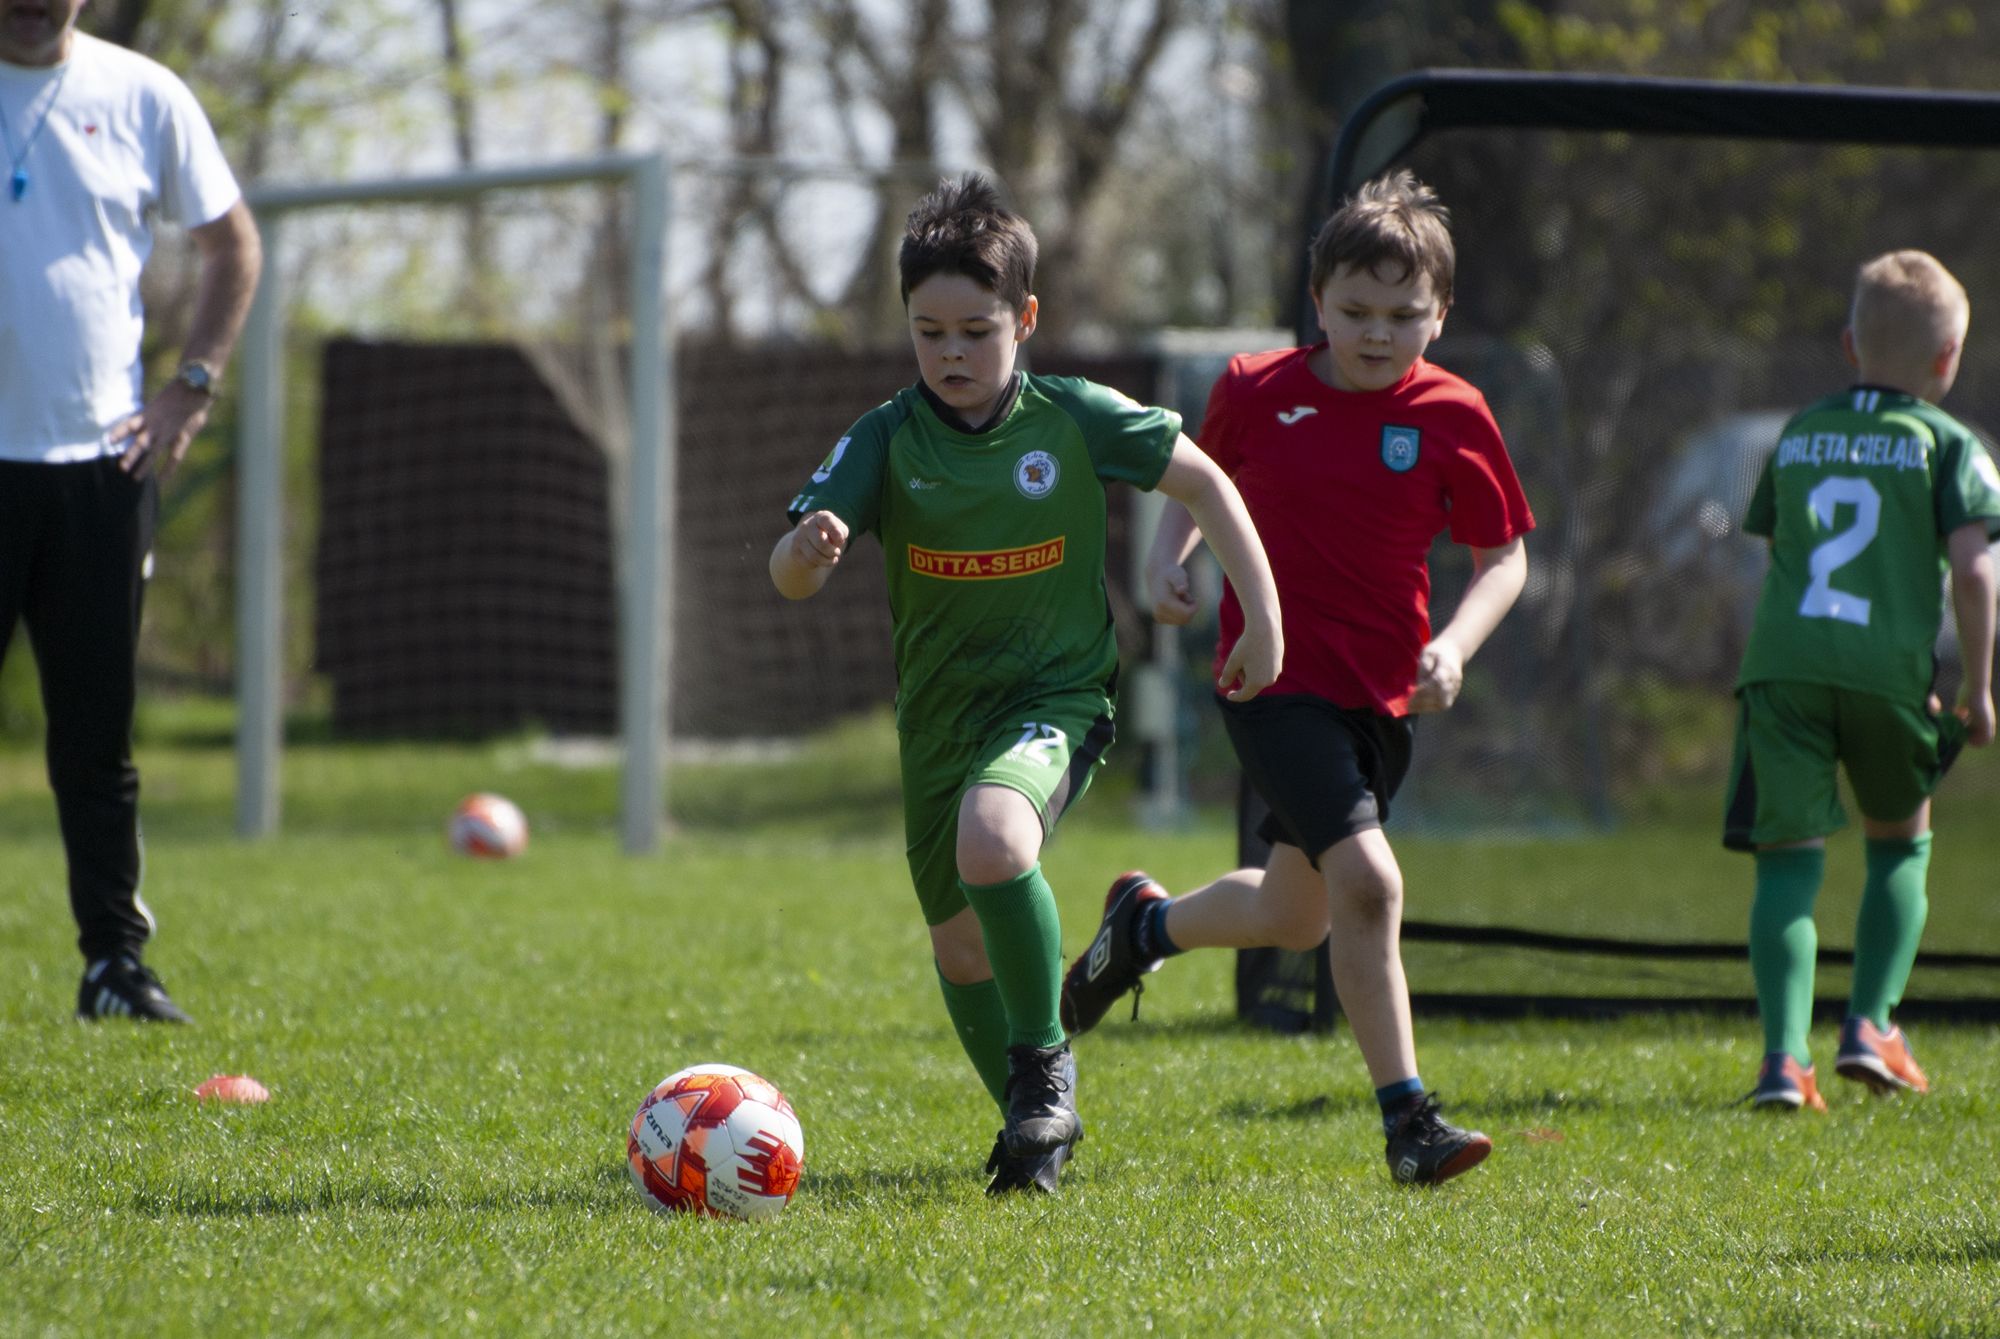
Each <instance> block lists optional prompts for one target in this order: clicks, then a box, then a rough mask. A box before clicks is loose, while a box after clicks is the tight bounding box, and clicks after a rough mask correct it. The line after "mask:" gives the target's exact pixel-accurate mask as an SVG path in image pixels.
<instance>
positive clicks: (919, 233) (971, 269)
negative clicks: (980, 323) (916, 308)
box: [896, 172, 1037, 313]
mask: <svg viewBox="0 0 2000 1339" xmlns="http://www.w3.org/2000/svg"><path fill="white" fill-rule="evenodd" d="M1036 250H1037V248H1036V246H1035V233H1034V229H1032V228H1030V227H1029V226H1028V221H1027V220H1026V219H1024V218H1022V217H1021V216H1020V215H1019V214H1016V213H1014V212H1013V211H1012V210H1010V209H1008V208H1007V207H1006V206H1005V205H1003V204H1001V203H1000V192H999V191H997V190H995V189H994V188H993V183H992V182H990V181H988V180H987V179H986V178H985V177H983V176H981V175H980V174H979V173H977V172H967V173H966V174H965V175H963V176H961V177H959V178H958V180H956V181H953V180H951V179H950V178H946V179H945V180H943V181H940V182H939V183H938V184H937V188H936V189H935V190H933V191H932V192H931V193H930V194H929V195H926V196H925V197H924V198H923V199H921V200H919V201H917V207H916V208H915V209H912V210H911V211H910V217H909V219H908V220H907V221H906V222H905V223H904V224H903V249H902V251H901V253H900V254H898V256H897V257H896V263H897V265H898V267H899V268H900V269H901V270H902V276H903V305H904V306H906V307H907V306H908V305H909V303H910V290H911V289H913V288H915V287H916V286H917V285H918V284H920V283H922V282H923V281H924V280H926V279H928V278H930V277H931V276H932V275H934V274H962V275H965V276H966V277H967V278H969V279H972V280H974V281H976V282H978V283H979V284H981V285H983V286H985V287H987V288H990V289H992V290H993V292H994V293H995V294H996V295H998V296H999V297H1000V298H1001V299H1002V300H1003V301H1004V302H1006V304H1007V305H1008V306H1009V307H1012V308H1013V309H1014V310H1015V312H1017V313H1018V312H1021V311H1024V310H1026V308H1027V305H1028V294H1029V293H1031V292H1033V291H1034V287H1035V253H1036Z"/></svg>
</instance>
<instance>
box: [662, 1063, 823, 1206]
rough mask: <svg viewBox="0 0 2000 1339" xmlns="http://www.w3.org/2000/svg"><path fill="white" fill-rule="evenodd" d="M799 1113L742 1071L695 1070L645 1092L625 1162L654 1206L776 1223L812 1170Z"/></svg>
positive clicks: (679, 1073)
mask: <svg viewBox="0 0 2000 1339" xmlns="http://www.w3.org/2000/svg"><path fill="white" fill-rule="evenodd" d="M805 1158H806V1139H805V1133H804V1131H802V1130H801V1129H800V1128H799V1118H798V1114H797V1113H796V1112H794V1111H793V1110H792V1104H791V1103H790V1102H788V1101H786V1100H785V1095H784V1094H783V1093H781V1092H779V1091H778V1089H777V1088H776V1087H775V1086H774V1085H773V1084H771V1083H770V1082H768V1081H767V1080H765V1079H761V1078H759V1077H757V1075H755V1074H752V1073H751V1072H750V1071H749V1070H747V1069H738V1068H737V1067H736V1066H734V1065H692V1066H689V1067H688V1068H687V1069H683V1070H679V1071H677V1072H675V1073H672V1074H669V1075H667V1077H666V1078H664V1079H662V1080H660V1082H659V1083H658V1084H657V1085H656V1086H655V1087H654V1089H653V1091H652V1092H650V1093H647V1094H646V1100H645V1101H643V1102H641V1103H640V1104H639V1110H638V1113H637V1114H636V1115H634V1116H633V1117H632V1125H631V1128H630V1129H629V1130H628V1131H627V1132H626V1135H625V1162H626V1165H627V1168H628V1169H629V1170H630V1171H631V1173H632V1183H633V1184H634V1185H635V1186H637V1187H638V1188H639V1195H640V1198H642V1199H644V1200H645V1202H646V1204H647V1206H648V1207H650V1208H653V1209H658V1210H660V1211H661V1212H663V1213H664V1212H678V1213H698V1214H708V1215H710V1216H713V1217H717V1218H749V1219H758V1218H771V1217H774V1216H776V1215H777V1213H778V1212H779V1211H780V1210H782V1209H783V1208H784V1207H785V1206H786V1205H787V1204H789V1203H791V1200H792V1192H793V1191H795V1190H797V1189H798V1185H799V1172H800V1169H801V1168H803V1167H804V1166H805Z"/></svg>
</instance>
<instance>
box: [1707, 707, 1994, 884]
mask: <svg viewBox="0 0 2000 1339" xmlns="http://www.w3.org/2000/svg"><path fill="white" fill-rule="evenodd" d="M1736 699H1737V709H1736V750H1735V758H1734V761H1733V762H1732V764H1731V766H1730V769H1729V776H1730V781H1729V804H1728V808H1727V810H1726V812H1725V815H1724V818H1723V831H1722V844H1723V845H1724V846H1727V847H1729V848H1730V849H1731V850H1735V851H1752V850H1755V849H1756V848H1758V847H1760V846H1775V845H1781V844H1783V843H1786V842H1801V841H1810V840H1811V839H1813V838H1815V837H1824V836H1826V835H1827V834H1828V833H1831V832H1837V831H1839V830H1840V829H1841V828H1843V827H1845V826H1846V825H1847V811H1846V809H1844V808H1843V807H1842V806H1841V803H1840V792H1839V788H1838V786H1837V785H1836V783H1835V778H1834V766H1835V764H1836V763H1838V764H1839V765H1840V766H1842V767H1844V768H1845V769H1846V770H1847V783H1848V785H1850V786H1851V787H1853V789H1854V802H1855V803H1856V804H1857V805H1859V806H1860V807H1861V812H1862V814H1863V815H1864V816H1866V817H1868V818H1871V819H1874V820H1875V821H1876V822H1878V823H1899V822H1901V821H1903V820H1904V819H1906V818H1908V817H1910V815H1912V814H1914V813H1916V811H1917V807H1918V806H1919V805H1921V804H1922V803H1923V802H1924V801H1925V800H1927V799H1929V798H1930V795H1931V792H1933V791H1935V790H1936V789H1937V785H1938V782H1939V781H1940V780H1942V779H1943V777H1944V774H1945V770H1946V769H1947V768H1949V767H1950V766H1951V763H1952V759H1953V758H1955V757H1956V756H1957V755H1958V750H1959V748H1960V747H1961V746H1962V745H1963V744H1964V743H1965V725H1964V723H1963V722H1961V721H1960V720H1959V719H1958V718H1957V717H1956V716H1952V715H1946V716H1933V715H1931V714H1930V712H1928V711H1926V710H1925V709H1924V707H1923V704H1921V703H1908V702H1897V701H1892V700H1891V699H1889V698H1886V697H1881V696H1878V695H1876V694H1874V693H1863V692H1858V691H1856V690H1855V689H1852V688H1835V687H1832V686H1830V685H1827V684H1817V683H1800V682H1795V681H1792V680H1784V681H1774V682H1769V683H1752V684H1745V685H1744V686H1743V687H1742V688H1741V689H1739V690H1738V691H1737V695H1736Z"/></svg>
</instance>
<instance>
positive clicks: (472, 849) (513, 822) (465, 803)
mask: <svg viewBox="0 0 2000 1339" xmlns="http://www.w3.org/2000/svg"><path fill="white" fill-rule="evenodd" d="M447 832H448V833H449V835H450V838H451V849H452V850H454V851H456V852H458V853H459V854H460V855H469V856H476V857H478V858H479V859H482V860H507V859H511V858H512V857H514V856H517V855H519V854H521V852H523V851H525V850H527V849H528V820H527V817H526V816H525V815H523V814H522V813H521V806H520V805H518V804H515V803H514V802H513V801H512V800H510V799H508V798H507V797H506V796H504V795H493V794H489V793H487V792H485V791H481V792H479V793H478V794H474V795H468V796H466V797H465V798H464V799H462V800H460V801H459V802H458V808H456V809H454V810H452V812H451V823H450V825H449V827H448V829H447Z"/></svg>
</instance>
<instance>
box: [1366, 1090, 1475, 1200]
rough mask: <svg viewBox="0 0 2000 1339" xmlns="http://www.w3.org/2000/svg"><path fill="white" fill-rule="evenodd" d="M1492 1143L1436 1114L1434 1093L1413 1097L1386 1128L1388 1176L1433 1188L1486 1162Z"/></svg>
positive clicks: (1436, 1105) (1406, 1182) (1436, 1099)
mask: <svg viewBox="0 0 2000 1339" xmlns="http://www.w3.org/2000/svg"><path fill="white" fill-rule="evenodd" d="M1492 1151H1493V1141H1492V1140H1491V1139H1488V1138H1487V1137H1486V1136H1485V1135H1483V1134H1481V1133H1480V1132H1479V1131H1477V1130H1461V1129H1459V1128H1458V1127H1457V1126H1456V1125H1453V1124H1452V1123H1451V1122H1450V1121H1447V1120H1446V1119H1445V1118H1444V1117H1443V1116H1441V1115H1439V1114H1438V1097H1437V1094H1436V1093H1425V1094H1423V1095H1422V1096H1421V1097H1418V1098H1412V1099H1411V1101H1410V1104H1409V1105H1408V1106H1406V1107H1404V1108H1403V1110H1402V1113H1401V1114H1400V1115H1398V1116H1397V1117H1396V1123H1395V1124H1394V1125H1393V1126H1391V1127H1390V1129H1389V1146H1388V1158H1389V1175H1391V1176H1393V1177H1395V1178H1396V1179H1397V1180H1398V1181H1401V1182H1404V1183H1405V1184H1412V1185H1436V1184H1438V1183H1439V1182H1441V1181H1449V1180H1451V1178H1452V1177H1454V1176H1457V1175H1458V1174H1459V1173H1460V1172H1469V1171H1471V1170H1472V1169H1473V1168H1474V1167H1477V1166H1478V1165H1479V1164H1480V1163H1482V1162H1484V1161H1486V1155H1487V1154H1488V1153H1491V1152H1492Z"/></svg>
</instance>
